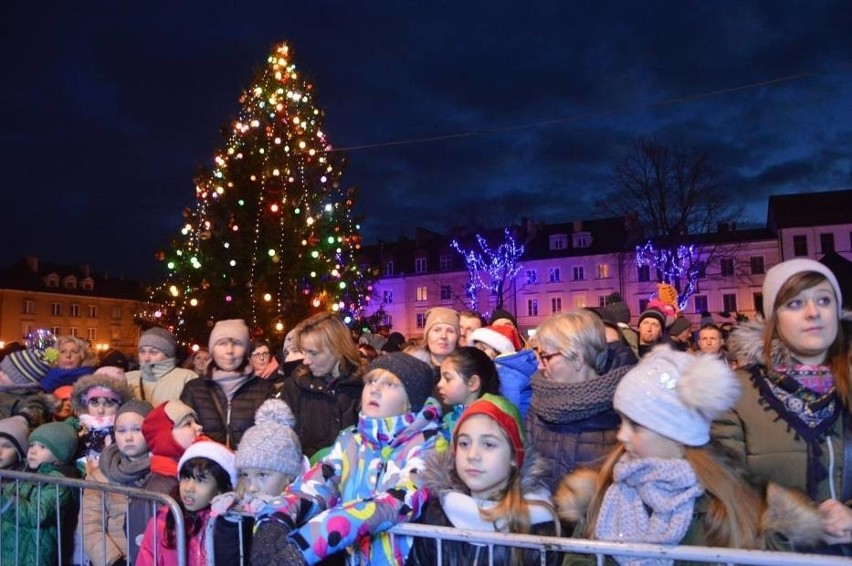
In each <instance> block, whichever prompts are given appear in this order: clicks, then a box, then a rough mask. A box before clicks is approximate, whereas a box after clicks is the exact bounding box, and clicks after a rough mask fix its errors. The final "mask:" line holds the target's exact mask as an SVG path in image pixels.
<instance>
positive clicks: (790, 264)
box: [763, 258, 843, 317]
mask: <svg viewBox="0 0 852 566" xmlns="http://www.w3.org/2000/svg"><path fill="white" fill-rule="evenodd" d="M807 271H815V272H816V273H819V274H821V275H824V276H825V278H826V279H827V280H828V282H829V283H830V284H831V286H832V288H834V295H835V298H836V299H837V316H838V317H839V316H840V311H841V308H842V305H843V295H842V293H841V292H840V284H838V282H837V277H835V275H834V273H833V272H832V271H831V270H830V269H829V268H828V267H826V266H824V265H823V264H821V263H820V262H818V261H814V260H812V259H806V258H797V259H790V260H787V261H782V262H781V263H779V264H778V265H775V266H773V267H772V268H771V269H770V270H769V271H767V272H766V276H765V277H764V279H763V316H764V317H768V316H769V313H770V312H772V310H773V309H774V308H775V299H776V298H777V297H778V291H780V290H781V287H783V286H784V283H786V282H787V280H788V279H789V278H790V277H792V276H794V275H796V274H797V273H804V272H807Z"/></svg>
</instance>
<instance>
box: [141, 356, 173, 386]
mask: <svg viewBox="0 0 852 566" xmlns="http://www.w3.org/2000/svg"><path fill="white" fill-rule="evenodd" d="M176 364H177V360H175V359H174V358H166V359H165V360H162V361H159V362H153V363H144V364H142V365H140V366H139V375H140V376H141V377H142V379H144V380H145V381H159V380H160V378H162V377H163V376H164V375H166V374H167V373H169V372H170V371H172V370H173V369H175V365H176Z"/></svg>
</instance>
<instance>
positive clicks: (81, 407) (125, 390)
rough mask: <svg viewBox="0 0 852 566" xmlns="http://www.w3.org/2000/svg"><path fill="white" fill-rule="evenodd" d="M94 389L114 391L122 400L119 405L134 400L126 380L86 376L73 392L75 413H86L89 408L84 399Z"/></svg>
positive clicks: (95, 374)
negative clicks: (100, 388)
mask: <svg viewBox="0 0 852 566" xmlns="http://www.w3.org/2000/svg"><path fill="white" fill-rule="evenodd" d="M92 387H103V388H104V389H109V390H110V391H114V392H115V393H116V394H117V395H118V396H119V398H120V399H121V402H120V403H119V405H123V404H124V403H126V402H127V401H129V400H130V399H132V398H133V393H131V391H130V388H129V387H128V386H127V382H126V381H125V380H119V379H116V378H115V377H112V376H111V375H107V374H105V373H93V374H91V375H84V376H82V377H81V378H80V379H78V380H77V381H76V382H74V389H72V390H71V407H72V408H73V410H74V412H75V413H77V414H80V413H85V412H86V409H87V406H86V403H85V402H84V400H83V397H84V396H85V395H86V392H87V391H88V390H89V389H91V388H92Z"/></svg>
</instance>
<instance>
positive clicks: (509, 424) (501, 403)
mask: <svg viewBox="0 0 852 566" xmlns="http://www.w3.org/2000/svg"><path fill="white" fill-rule="evenodd" d="M473 415H487V416H489V417H491V418H492V419H494V421H495V422H496V423H497V425H498V426H499V427H500V428H501V429H503V432H505V433H506V437H507V438H508V439H509V444H511V445H512V449H513V450H514V452H515V457H516V458H517V460H518V461H517V462H516V464H517V466H518V468H520V467H521V466H522V465H523V464H524V453H525V452H526V448H525V445H526V440H525V439H524V427H523V425H522V424H521V414H520V413H519V412H518V408H517V407H515V405H514V404H513V403H512V402H511V401H509V400H508V399H506V398H505V397H501V396H500V395H492V394H491V393H486V394H485V395H483V396H482V397H480V398H479V399H477V400H476V401H474V402H473V403H471V404H470V405H468V407H467V409H465V410H464V412H463V413H462V414H461V416H460V417H459V420H458V422H457V423H456V428H455V430H453V450H455V447H456V442H457V441H458V435H459V430H461V425H462V423H463V422H464V421H465V420H466V419H467V418H468V417H472V416H473Z"/></svg>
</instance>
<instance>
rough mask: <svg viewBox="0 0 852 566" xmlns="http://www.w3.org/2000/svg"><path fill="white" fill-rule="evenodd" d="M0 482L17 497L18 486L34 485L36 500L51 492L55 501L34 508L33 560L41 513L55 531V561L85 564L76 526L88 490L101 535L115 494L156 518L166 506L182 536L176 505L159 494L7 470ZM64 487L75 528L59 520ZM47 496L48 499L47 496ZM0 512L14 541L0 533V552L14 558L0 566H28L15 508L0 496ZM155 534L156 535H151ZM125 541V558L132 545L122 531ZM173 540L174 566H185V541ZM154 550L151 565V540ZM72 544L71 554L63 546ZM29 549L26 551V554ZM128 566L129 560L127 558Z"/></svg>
mask: <svg viewBox="0 0 852 566" xmlns="http://www.w3.org/2000/svg"><path fill="white" fill-rule="evenodd" d="M0 482H2V484H3V488H4V491H5V490H6V489H9V488H8V487H7V485H8V483H11V482H14V484H15V485H14V488H12V490H11V493H13V494H14V495H15V496H17V495H18V494H19V493H20V489H21V482H28V483H35V484H38V485H37V487H36V492H35V493H36V495H35V496H36V497H37V498H38V499H39V501H40V500H41V497H42V493H43V492H45V491H47V490H55V500H56V505H55V508H54V509H50V510H48V509H44V510H43V509H42V505H39V506H38V509H37V521H36V522H37V525H36V526H35V529H36V537H35V541H36V548H35V549H32V550H35V553H36V556H38V555H39V550H40V548H39V545H40V542H41V540H42V536H41V532H40V531H41V529H42V523H43V522H44V521H49V520H50V518H49V517H44V518H43V517H42V512H44V513H45V514H48V513H49V514H51V515H53V517H54V521H55V525H56V530H57V546H58V548H57V555H58V556H59V557H65V560H64V562H67V561H68V559H69V557H70V563H71V564H85V563H86V559H85V557H84V553H83V549H84V548H85V544H86V537H85V533H84V532H83V530H82V528H81V526H80V525H79V522H80V509H81V507H82V505H83V492H84V490H85V491H88V490H94V491H96V492H98V493H100V501H101V532H102V533H104V534H105V533H106V532H107V524H106V520H107V517H106V514H107V513H106V508H107V498H108V496H109V495H110V494H118V495H121V496H124V498H125V502H126V503H129V502H130V500H131V499H138V500H143V501H148V502H149V503H148V505H150V506H151V507H150V510H151V516H156V514H157V510H158V509H159V508H160V507H161V506H162V505H167V506H168V507H169V512H170V513H171V514H172V516H173V517H174V520H175V530H176V531H177V532H179V533H180V532H184V520H183V513H182V512H181V508H180V506H179V505H178V503H177V501H175V500H174V499H172V498H171V497H169V496H168V495H163V494H159V493H152V492H150V491H147V490H144V489H138V488H135V487H124V486H120V485H113V484H108V483H101V482H92V481H85V480H77V479H71V478H64V477H56V476H46V475H43V474H31V473H27V472H15V471H11V470H0ZM60 486H62V487H68V488H71V489H73V490H76V500H75V503H76V509H73V510H71V511H72V513H71V515H72V516H73V513H74V512H76V517H77V521H76V523H78V525H74V524H71V525H69V524H63V518H68V517H69V513H68V510H66V509H60V504H59V487H60ZM47 495H50V494H49V492H48V493H47ZM0 509H3V516H2V521H3V522H4V523H6V522H7V521H14V522H15V533H16V537H15V540H14V541H8V540H4V539H3V534H2V531H0V548H2V549H3V551H4V553H5V551H6V550H7V548H8V549H14V551H15V552H14V555H15V557H16V559H15V561H14V563H13V564H7V561H5V560H4V561H3V564H2V566H13V565H14V566H18V565H21V566H28V565H24V564H23V563H22V556H21V551H22V550H23V549H21V548H20V544H19V543H20V541H19V537H18V536H17V535H18V533H19V526H20V514H19V513H18V509H17V506H16V505H14V501H8V500H7V498H6V497H3V496H2V495H0ZM75 526H76V527H77V529H76V530H77V533H75V534H72V536H69V531H70V530H73V529H74V528H75ZM155 532H156V531H155ZM125 538H126V539H127V547H126V548H124V554H125V556H127V557H129V556H131V555H132V553H131V545H134V544H135V542H134V541H133V540H131V539H130V534H129V533H128V532H127V530H125ZM175 538H176V546H177V548H176V551H177V556H178V562H177V564H176V566H186V540H185V539H184V537H175ZM154 543H155V544H154V548H155V551H154V552H155V556H154V560H155V562H156V561H157V559H158V556H157V555H156V553H157V549H158V548H159V545H158V541H157V540H156V535H155V540H154ZM69 544H73V545H74V549H73V553H72V552H71V549H69V548H67V545H69ZM101 544H102V545H103V553H104V554H106V539H105V538H101ZM29 550H30V549H27V551H29ZM128 563H129V558H128ZM96 566H97V565H96Z"/></svg>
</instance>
